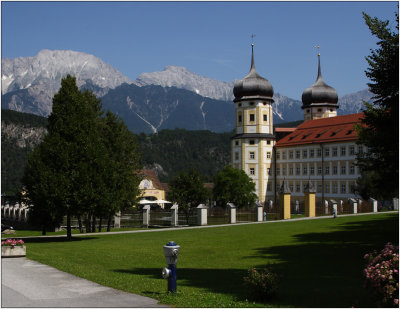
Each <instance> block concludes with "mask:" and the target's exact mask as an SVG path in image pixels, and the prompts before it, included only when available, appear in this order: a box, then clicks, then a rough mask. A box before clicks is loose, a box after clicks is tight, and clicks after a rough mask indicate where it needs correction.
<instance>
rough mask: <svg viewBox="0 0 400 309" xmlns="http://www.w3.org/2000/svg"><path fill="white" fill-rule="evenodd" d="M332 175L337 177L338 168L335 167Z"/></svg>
mask: <svg viewBox="0 0 400 309" xmlns="http://www.w3.org/2000/svg"><path fill="white" fill-rule="evenodd" d="M332 174H333V175H337V166H336V165H335V166H334V167H333V171H332Z"/></svg>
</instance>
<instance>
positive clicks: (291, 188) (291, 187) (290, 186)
mask: <svg viewBox="0 0 400 309" xmlns="http://www.w3.org/2000/svg"><path fill="white" fill-rule="evenodd" d="M289 188H290V191H291V192H293V184H292V183H291V184H290V185H289Z"/></svg>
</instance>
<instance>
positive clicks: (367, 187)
mask: <svg viewBox="0 0 400 309" xmlns="http://www.w3.org/2000/svg"><path fill="white" fill-rule="evenodd" d="M363 16H364V20H365V22H366V24H367V26H368V28H369V29H370V31H371V33H372V34H373V35H374V36H376V37H377V38H378V39H379V41H378V43H377V45H378V46H379V47H378V48H377V49H376V50H371V54H370V55H369V56H367V57H366V60H367V61H368V64H369V68H368V69H367V71H366V72H365V73H366V76H367V77H368V78H369V79H370V80H371V82H370V83H368V86H369V89H370V91H371V92H372V93H373V94H374V97H373V99H374V102H373V104H367V103H365V107H366V109H365V111H364V117H363V119H362V122H361V125H359V126H358V127H357V130H358V135H359V140H358V143H359V144H361V145H365V146H367V147H368V152H366V153H363V154H358V158H357V159H358V166H359V167H360V169H361V177H360V179H358V181H357V185H356V191H357V192H358V193H359V194H360V195H361V196H362V197H363V198H367V197H371V196H372V197H375V198H384V199H387V198H392V197H394V196H398V185H399V181H398V180H399V164H398V160H399V148H398V147H399V145H398V142H399V35H398V26H399V19H398V15H397V14H396V19H397V27H396V29H397V32H396V31H392V30H391V29H390V27H389V21H381V20H379V19H377V18H376V17H375V18H371V17H370V16H368V15H367V14H365V13H363Z"/></svg>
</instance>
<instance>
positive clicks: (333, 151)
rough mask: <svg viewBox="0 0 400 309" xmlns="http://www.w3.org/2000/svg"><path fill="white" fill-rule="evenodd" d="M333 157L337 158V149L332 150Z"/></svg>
mask: <svg viewBox="0 0 400 309" xmlns="http://www.w3.org/2000/svg"><path fill="white" fill-rule="evenodd" d="M332 157H337V147H333V148H332Z"/></svg>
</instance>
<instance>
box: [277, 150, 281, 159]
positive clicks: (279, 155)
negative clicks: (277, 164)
mask: <svg viewBox="0 0 400 309" xmlns="http://www.w3.org/2000/svg"><path fill="white" fill-rule="evenodd" d="M276 158H277V159H278V160H279V159H280V158H281V152H280V151H278V152H277V153H276Z"/></svg>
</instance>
